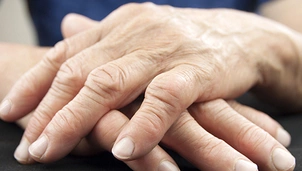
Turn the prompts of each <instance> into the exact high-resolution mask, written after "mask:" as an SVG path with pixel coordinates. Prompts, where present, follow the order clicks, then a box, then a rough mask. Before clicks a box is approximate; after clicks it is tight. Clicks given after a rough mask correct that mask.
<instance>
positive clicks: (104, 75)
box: [85, 63, 127, 101]
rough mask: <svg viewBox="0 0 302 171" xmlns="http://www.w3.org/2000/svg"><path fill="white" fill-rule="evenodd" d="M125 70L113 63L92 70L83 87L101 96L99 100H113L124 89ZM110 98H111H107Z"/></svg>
mask: <svg viewBox="0 0 302 171" xmlns="http://www.w3.org/2000/svg"><path fill="white" fill-rule="evenodd" d="M126 77H127V73H126V71H124V69H123V68H121V67H120V66H118V65H115V64H113V63H111V64H107V65H103V66H101V67H98V68H96V69H95V70H93V71H92V72H91V73H90V74H89V76H88V79H87V81H86V83H85V87H87V88H88V89H90V90H91V91H93V92H94V93H96V94H97V95H98V97H101V100H103V99H106V101H111V100H115V98H116V97H117V96H118V95H122V93H123V91H124V90H125V87H124V85H125V79H126ZM108 99H111V100H108Z"/></svg>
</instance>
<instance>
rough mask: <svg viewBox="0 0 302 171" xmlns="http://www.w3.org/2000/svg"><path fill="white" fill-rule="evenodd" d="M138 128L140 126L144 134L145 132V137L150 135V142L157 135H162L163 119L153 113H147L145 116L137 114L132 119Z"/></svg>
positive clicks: (156, 137)
mask: <svg viewBox="0 0 302 171" xmlns="http://www.w3.org/2000/svg"><path fill="white" fill-rule="evenodd" d="M134 122H135V123H136V125H138V127H139V128H142V131H143V132H144V134H147V135H148V136H147V137H150V138H151V139H150V142H154V141H155V140H157V139H158V138H159V137H161V136H162V134H163V133H164V131H163V130H164V129H165V124H166V123H165V122H164V119H163V118H161V117H160V116H159V115H157V114H155V113H149V114H148V116H147V117H143V116H142V117H141V115H138V116H137V118H136V120H135V121H134Z"/></svg>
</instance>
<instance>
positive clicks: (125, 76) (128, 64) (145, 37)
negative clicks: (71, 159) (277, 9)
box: [0, 3, 302, 170]
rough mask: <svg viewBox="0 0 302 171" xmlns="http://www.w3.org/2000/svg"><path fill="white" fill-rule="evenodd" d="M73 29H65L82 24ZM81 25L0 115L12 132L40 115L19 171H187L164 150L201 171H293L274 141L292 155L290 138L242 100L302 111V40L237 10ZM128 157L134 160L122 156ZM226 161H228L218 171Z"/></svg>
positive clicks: (132, 15)
mask: <svg viewBox="0 0 302 171" xmlns="http://www.w3.org/2000/svg"><path fill="white" fill-rule="evenodd" d="M154 13H156V15H151V14H154ZM138 14H139V15H138ZM121 16H123V17H121ZM68 17H69V18H68ZM68 17H67V18H65V22H67V23H68V21H70V20H72V19H75V18H77V17H79V16H76V17H75V16H68ZM124 18H128V19H129V20H125V19H124ZM77 20H78V21H82V22H84V23H86V24H84V25H86V26H87V27H80V29H79V30H78V33H77V34H72V32H73V33H75V32H76V31H72V29H70V30H71V31H70V32H71V33H67V32H68V31H66V30H65V35H68V36H70V37H68V38H66V39H65V40H64V41H62V42H60V43H58V44H57V45H56V46H55V47H53V48H51V49H50V50H49V51H48V52H47V53H46V54H45V55H44V56H43V58H42V59H41V60H40V61H38V62H36V63H37V64H36V65H35V66H34V67H33V68H31V69H30V70H29V71H28V72H27V73H26V74H25V75H24V76H22V77H21V79H20V80H19V81H18V82H17V83H16V84H15V86H14V87H13V88H12V90H11V91H10V92H9V93H8V95H7V96H6V97H5V100H4V101H3V103H2V106H1V107H0V109H2V110H0V113H1V118H2V119H3V120H6V121H16V120H17V119H19V118H22V117H23V116H25V115H27V114H28V113H29V112H31V111H33V109H35V108H36V107H37V108H36V110H35V111H34V113H33V116H32V118H30V121H29V123H28V127H27V128H26V130H25V133H24V136H23V138H22V141H21V143H20V145H19V147H18V148H17V150H16V153H15V157H16V158H17V160H19V161H20V162H21V163H32V162H33V161H34V160H35V161H38V162H51V161H55V160H58V159H60V158H62V157H64V156H65V155H66V154H68V153H69V152H71V151H72V150H73V149H74V148H78V152H79V153H83V152H84V151H89V149H90V150H91V148H92V149H93V148H98V149H100V148H105V149H106V150H112V152H113V154H114V155H115V156H116V157H117V158H118V159H120V160H123V161H125V162H126V163H127V164H128V165H129V166H130V167H131V168H133V169H134V170H142V169H141V168H143V166H145V167H146V165H149V166H150V167H147V168H150V169H151V170H153V169H155V168H168V167H169V168H171V169H172V168H173V169H177V166H176V164H175V162H174V161H173V159H171V158H170V157H169V156H168V155H167V154H166V153H165V152H164V151H163V150H162V149H161V148H160V147H159V146H158V145H157V144H158V143H159V142H160V141H161V140H162V142H163V143H165V144H167V145H168V146H169V147H171V148H172V149H174V150H175V151H177V152H178V153H180V154H181V155H182V156H184V157H185V158H186V159H188V160H189V161H190V162H192V163H193V164H194V165H195V166H196V167H198V168H199V169H203V170H222V169H224V170H236V169H237V170H240V169H243V168H244V169H246V170H247V169H250V170H257V166H256V165H255V164H253V163H256V164H257V165H258V168H259V169H261V170H293V168H294V165H295V164H294V158H293V157H292V156H291V155H290V154H289V152H288V151H287V150H286V149H285V148H284V147H283V146H282V145H281V144H280V143H279V142H278V141H276V139H278V140H279V141H280V142H283V144H284V145H288V141H283V140H284V137H285V136H287V135H286V133H284V130H282V127H281V126H280V125H279V124H277V123H276V122H275V121H273V120H272V119H271V118H269V117H267V115H266V114H263V113H261V112H259V111H256V110H254V109H251V108H249V107H246V106H242V105H240V104H237V103H236V102H234V101H232V99H234V98H236V97H238V96H240V95H242V94H243V93H245V92H246V91H249V90H250V89H251V88H253V89H252V91H253V92H254V93H255V94H256V95H258V97H260V98H264V96H265V97H266V98H267V99H266V100H268V99H273V100H270V101H269V102H270V103H272V104H275V105H277V106H279V107H280V108H281V109H285V108H284V106H287V107H288V108H287V110H288V111H290V112H296V111H301V106H302V105H301V101H297V100H296V99H297V98H301V96H302V91H301V73H302V72H301V71H300V69H301V58H302V57H301V54H302V53H301V50H300V48H299V47H301V44H302V43H301V35H300V34H299V33H298V32H295V31H293V30H291V29H289V28H287V27H285V26H284V25H281V24H278V23H276V22H273V21H271V20H268V19H264V18H262V17H259V16H256V15H253V14H249V13H244V12H239V11H235V10H226V9H213V10H196V9H179V8H172V7H169V6H156V5H154V4H149V3H147V4H128V5H125V6H123V7H121V8H119V9H117V10H116V11H114V12H113V13H112V14H110V15H109V16H108V17H107V18H106V19H104V20H103V21H101V22H99V23H97V22H94V21H90V20H88V19H84V18H80V19H79V18H77ZM213 21H215V22H213ZM255 23H257V24H255ZM62 27H63V33H64V22H63V25H62ZM72 28H73V29H74V28H75V27H72ZM176 28H177V29H176ZM67 30H68V29H67ZM66 37H67V36H66ZM79 42H81V43H79ZM225 45H227V47H226V46H225ZM247 47H248V48H247ZM281 47H282V48H281ZM100 54H101V55H100ZM27 69H29V68H26V69H24V72H25V71H26V70H27ZM238 71H240V72H238ZM287 89H291V90H292V91H291V93H288V92H287V91H284V90H287ZM141 94H144V97H143V99H142V101H139V103H138V104H137V103H136V101H135V99H136V98H137V97H138V96H140V95H141ZM268 97H269V98H268ZM272 97H274V98H272ZM223 99H224V100H223ZM39 103H40V104H39ZM38 104H39V105H38ZM50 106H51V107H50ZM121 108H123V109H125V110H119V109H121ZM127 109H128V110H127ZM129 109H131V110H130V111H132V112H129ZM132 109H135V110H132ZM136 109H137V110H136ZM125 111H128V112H129V113H128V112H125ZM121 112H123V113H121ZM255 115H257V116H262V117H263V118H265V119H264V120H261V121H260V120H257V119H255V118H256V117H253V116H255ZM125 116H128V117H125ZM226 116H228V117H226ZM116 118H121V119H120V120H119V122H117V123H115V122H113V121H116V120H117V119H116ZM223 118H224V119H223ZM227 118H231V119H227ZM129 119H130V120H129ZM203 121H207V122H203ZM264 121H265V122H266V123H267V126H264V125H266V124H263V123H264ZM216 122H217V123H219V125H220V126H221V128H224V127H225V128H228V129H223V130H227V131H228V135H232V136H226V135H225V133H224V131H222V129H220V128H219V127H220V126H215V123H216ZM107 123H115V124H114V125H112V124H107ZM209 123H212V124H209ZM234 123H238V124H239V125H236V124H234ZM238 127H240V128H241V129H238ZM100 130H103V132H102V131H100ZM112 130H114V132H115V134H110V133H111V131H112ZM238 130H242V132H240V131H239V132H238ZM244 130H245V131H244ZM264 130H265V131H264ZM280 130H281V132H283V133H281V134H280ZM108 135H111V136H109V138H104V137H108ZM254 135H257V136H254ZM279 135H283V136H282V137H283V140H280V139H279V138H278V136H279ZM83 137H86V138H87V139H83ZM252 137H256V138H252ZM273 137H275V138H276V139H275V138H273ZM279 137H280V136H279ZM187 139H190V140H191V141H188V140H187ZM200 139H202V140H203V141H200ZM221 139H222V140H224V141H221ZM36 140H38V141H36ZM251 140H252V142H254V143H249V142H251ZM118 142H122V143H118ZM79 143H80V144H79ZM91 144H93V145H92V146H91ZM97 144H98V145H99V146H98V145H97ZM178 144H181V146H179V145H178ZM125 145H126V146H128V147H133V149H132V150H130V151H123V150H121V149H125V148H124V146H125ZM62 147H64V149H63V150H56V149H62ZM28 149H29V152H28ZM129 149H131V148H129ZM196 149H200V152H197V153H194V155H192V152H193V151H195V150H196ZM75 151H77V150H75ZM150 151H151V152H150ZM204 151H209V153H203V152H204ZM221 151H225V152H226V153H219V152H221ZM149 152H150V153H149ZM210 152H211V153H210ZM282 156H283V157H282ZM148 158H151V159H152V160H148V161H150V162H149V163H146V162H145V161H146V159H148ZM197 158H198V159H202V160H201V161H202V162H200V161H196V159H197ZM218 158H220V159H222V158H223V159H225V160H222V162H221V163H220V164H217V165H216V166H212V165H211V163H213V161H215V160H217V159H218ZM166 161H167V162H168V163H167V162H166ZM280 161H285V162H280ZM280 163H281V164H280ZM212 167H213V168H212Z"/></svg>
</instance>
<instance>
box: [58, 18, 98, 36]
mask: <svg viewBox="0 0 302 171" xmlns="http://www.w3.org/2000/svg"><path fill="white" fill-rule="evenodd" d="M98 23H99V22H97V21H94V20H91V19H90V18H88V17H85V16H83V15H79V14H75V13H70V14H67V15H66V16H65V17H64V18H63V20H62V24H61V30H62V34H63V37H64V38H68V37H71V36H74V35H75V34H78V33H80V32H82V31H84V30H88V29H90V28H93V27H95V26H96V25H97V24H98Z"/></svg>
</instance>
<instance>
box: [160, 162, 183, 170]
mask: <svg viewBox="0 0 302 171" xmlns="http://www.w3.org/2000/svg"><path fill="white" fill-rule="evenodd" d="M166 170H169V171H179V170H180V169H179V168H178V167H176V166H175V165H174V164H173V163H171V162H169V161H163V162H161V163H160V165H159V167H158V171H166Z"/></svg>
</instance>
